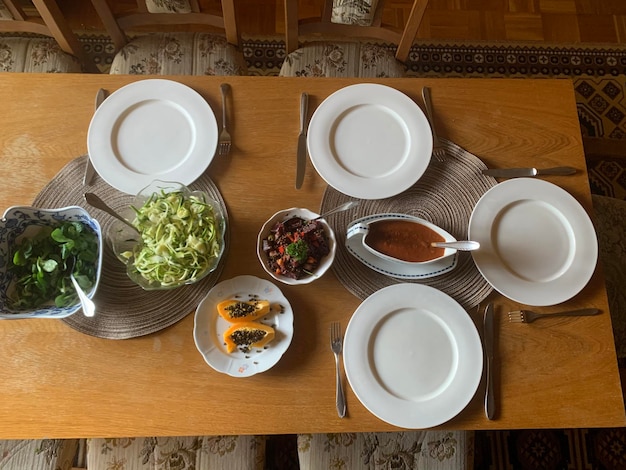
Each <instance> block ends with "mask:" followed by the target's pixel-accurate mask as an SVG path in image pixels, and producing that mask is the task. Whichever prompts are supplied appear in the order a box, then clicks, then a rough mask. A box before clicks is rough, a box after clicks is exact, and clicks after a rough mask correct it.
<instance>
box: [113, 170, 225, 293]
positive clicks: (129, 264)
mask: <svg viewBox="0 0 626 470" xmlns="http://www.w3.org/2000/svg"><path fill="white" fill-rule="evenodd" d="M176 191H181V192H182V193H183V195H184V197H185V198H188V197H190V196H196V197H198V198H200V199H201V200H203V201H204V202H205V203H206V204H208V205H209V206H211V208H212V209H213V214H214V215H215V219H216V222H217V233H216V236H217V242H218V243H219V253H218V255H217V256H215V257H213V258H212V259H211V260H210V263H209V264H207V265H206V267H205V269H204V270H203V271H202V272H200V273H198V274H197V275H196V276H195V277H194V278H193V279H187V280H184V279H183V280H181V281H179V282H175V283H169V284H167V285H163V284H162V283H159V282H156V281H151V280H149V279H146V278H145V277H143V276H142V275H141V273H139V272H138V271H137V269H136V267H135V262H134V255H135V254H136V253H138V251H139V250H141V248H142V247H143V241H142V240H141V237H140V236H139V234H138V233H137V232H136V231H135V230H133V229H132V228H130V227H129V226H127V225H126V224H124V223H122V222H121V221H115V222H114V223H113V224H112V226H111V229H110V230H109V237H110V239H111V244H112V246H113V252H114V253H115V255H116V256H117V258H118V259H119V260H120V261H121V262H122V263H124V264H126V273H127V274H128V277H129V278H130V279H131V280H132V281H134V282H135V283H136V284H138V285H139V286H141V287H142V288H143V289H144V290H166V289H174V288H176V287H180V286H183V285H188V284H193V283H196V282H198V281H200V280H201V279H203V278H204V277H206V276H207V275H208V274H209V273H211V272H213V271H215V269H216V268H217V266H218V264H219V262H220V259H221V257H222V255H223V254H224V246H225V242H224V234H225V233H226V220H225V218H224V214H223V213H222V210H221V207H220V205H219V204H218V203H217V201H215V200H213V199H211V198H210V197H209V195H208V194H206V193H205V192H203V191H191V190H190V189H189V188H188V187H187V186H185V185H184V184H181V183H175V182H168V181H158V180H156V181H153V182H152V183H151V184H150V185H148V186H147V187H145V188H144V189H143V190H141V191H140V192H139V194H137V196H136V197H135V200H134V201H133V203H132V204H131V206H129V207H127V208H126V209H125V210H123V211H120V212H121V213H120V215H122V217H124V218H125V219H126V220H128V221H129V222H131V223H132V222H133V220H134V219H135V211H134V209H133V207H135V208H140V207H142V206H143V205H144V203H145V202H146V201H147V200H149V199H150V198H151V197H152V196H153V195H154V194H168V193H171V192H176ZM122 253H132V256H130V257H127V256H123V255H122Z"/></svg>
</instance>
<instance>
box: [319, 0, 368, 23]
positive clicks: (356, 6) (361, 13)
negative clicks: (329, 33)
mask: <svg viewBox="0 0 626 470" xmlns="http://www.w3.org/2000/svg"><path fill="white" fill-rule="evenodd" d="M377 4H378V0H334V1H333V9H332V13H331V15H330V21H331V22H332V23H341V24H355V25H358V26H371V24H372V21H373V19H374V15H373V13H374V11H375V10H376V5H377Z"/></svg>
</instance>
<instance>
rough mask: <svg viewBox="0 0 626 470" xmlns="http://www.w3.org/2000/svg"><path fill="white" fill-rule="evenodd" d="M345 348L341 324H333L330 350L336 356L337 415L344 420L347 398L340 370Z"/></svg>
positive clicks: (331, 326)
mask: <svg viewBox="0 0 626 470" xmlns="http://www.w3.org/2000/svg"><path fill="white" fill-rule="evenodd" d="M342 347H343V337H342V334H341V325H340V324H339V322H333V323H331V325H330V349H331V350H332V351H333V354H334V355H335V372H336V374H335V375H336V383H337V386H336V389H337V396H336V400H335V401H336V404H337V414H338V415H339V417H340V418H343V417H344V416H345V415H346V398H345V395H344V393H343V385H342V383H341V370H340V368H339V355H340V354H341V349H342Z"/></svg>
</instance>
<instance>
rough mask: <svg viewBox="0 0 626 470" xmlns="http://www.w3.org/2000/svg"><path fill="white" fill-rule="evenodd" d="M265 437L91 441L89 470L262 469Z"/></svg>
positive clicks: (195, 437)
mask: <svg viewBox="0 0 626 470" xmlns="http://www.w3.org/2000/svg"><path fill="white" fill-rule="evenodd" d="M264 464H265V437H262V436H201V437H197V436H192V437H145V438H119V439H89V440H88V441H87V468H88V469H89V470H110V469H115V470H171V469H177V468H180V469H183V468H184V469H195V470H213V469H232V470H263V467H264Z"/></svg>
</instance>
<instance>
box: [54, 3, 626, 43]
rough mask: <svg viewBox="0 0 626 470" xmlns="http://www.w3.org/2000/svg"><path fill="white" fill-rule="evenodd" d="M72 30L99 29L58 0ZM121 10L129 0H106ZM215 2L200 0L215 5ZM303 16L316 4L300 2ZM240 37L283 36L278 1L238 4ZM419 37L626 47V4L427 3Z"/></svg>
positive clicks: (398, 14) (86, 13)
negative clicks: (598, 44)
mask: <svg viewBox="0 0 626 470" xmlns="http://www.w3.org/2000/svg"><path fill="white" fill-rule="evenodd" d="M58 2H59V4H60V6H61V9H62V10H63V11H64V13H65V14H66V15H67V17H68V18H69V19H70V21H71V24H72V27H73V28H74V29H76V30H81V31H85V30H87V31H102V30H103V28H102V25H101V24H100V22H99V21H98V19H97V18H96V16H95V12H94V10H93V7H92V6H91V2H89V1H88V0H82V1H80V2H77V1H76V0H58ZM110 2H111V3H112V4H115V5H117V6H118V7H119V8H123V7H124V5H127V4H129V3H130V4H132V3H133V2H134V0H110ZM215 2H216V0H204V1H203V0H201V3H209V4H210V3H215ZM299 2H300V13H301V16H302V17H306V16H311V15H313V14H315V13H316V12H317V11H318V10H319V8H320V4H321V2H320V0H299ZM236 4H237V7H238V12H239V13H238V14H239V20H240V24H241V32H242V34H243V35H247V36H250V35H276V34H281V35H282V33H283V30H284V28H283V26H284V20H283V0H237V2H236ZM410 4H411V0H388V1H387V6H386V10H385V17H384V19H385V21H386V22H387V23H390V24H393V25H396V26H399V27H401V26H402V24H403V22H404V18H405V16H406V15H407V13H408V9H409V7H410ZM417 38H418V39H437V40H450V41H477V40H478V41H531V42H546V43H560V44H577V43H585V44H588V43H605V44H621V45H626V0H430V3H429V5H428V8H427V10H426V14H425V16H424V21H423V23H422V25H421V27H420V30H419V32H418V34H417Z"/></svg>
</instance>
